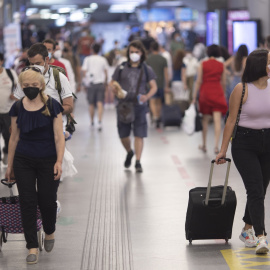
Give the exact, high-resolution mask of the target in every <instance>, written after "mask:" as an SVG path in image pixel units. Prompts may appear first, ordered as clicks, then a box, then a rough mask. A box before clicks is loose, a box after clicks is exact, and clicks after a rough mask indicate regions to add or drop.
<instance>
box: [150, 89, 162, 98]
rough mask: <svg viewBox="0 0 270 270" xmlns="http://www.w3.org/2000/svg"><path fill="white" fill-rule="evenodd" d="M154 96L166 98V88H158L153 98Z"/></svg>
mask: <svg viewBox="0 0 270 270" xmlns="http://www.w3.org/2000/svg"><path fill="white" fill-rule="evenodd" d="M153 98H160V99H162V100H164V89H162V88H158V90H157V92H156V93H155V94H154V95H153V96H152V99H153Z"/></svg>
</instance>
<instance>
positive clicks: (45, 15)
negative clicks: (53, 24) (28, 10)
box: [40, 13, 51, 19]
mask: <svg viewBox="0 0 270 270" xmlns="http://www.w3.org/2000/svg"><path fill="white" fill-rule="evenodd" d="M40 17H41V19H50V18H51V13H44V14H40Z"/></svg>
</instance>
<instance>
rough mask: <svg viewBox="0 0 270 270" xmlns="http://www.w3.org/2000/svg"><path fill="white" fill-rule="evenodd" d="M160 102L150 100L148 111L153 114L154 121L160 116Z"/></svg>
mask: <svg viewBox="0 0 270 270" xmlns="http://www.w3.org/2000/svg"><path fill="white" fill-rule="evenodd" d="M161 108H162V102H161V99H160V98H152V99H150V109H151V112H152V114H153V118H154V120H157V119H159V118H160V116H161Z"/></svg>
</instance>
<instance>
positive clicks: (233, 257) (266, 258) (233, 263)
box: [221, 248, 270, 270]
mask: <svg viewBox="0 0 270 270" xmlns="http://www.w3.org/2000/svg"><path fill="white" fill-rule="evenodd" d="M221 253H222V255H223V257H224V259H225V260H226V262H227V264H228V266H229V267H230V270H246V269H252V270H261V269H270V254H269V253H268V254H267V255H256V254H255V248H241V249H238V250H232V249H226V250H221ZM267 266H269V268H268V267H267Z"/></svg>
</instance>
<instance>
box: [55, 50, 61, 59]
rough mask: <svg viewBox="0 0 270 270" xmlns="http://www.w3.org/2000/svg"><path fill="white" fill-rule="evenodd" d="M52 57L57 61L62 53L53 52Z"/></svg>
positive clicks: (59, 51)
mask: <svg viewBox="0 0 270 270" xmlns="http://www.w3.org/2000/svg"><path fill="white" fill-rule="evenodd" d="M53 56H54V57H55V58H56V59H59V58H61V57H62V51H61V50H57V51H55V52H54V54H53Z"/></svg>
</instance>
